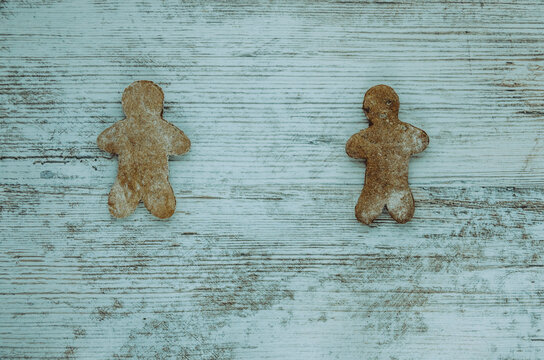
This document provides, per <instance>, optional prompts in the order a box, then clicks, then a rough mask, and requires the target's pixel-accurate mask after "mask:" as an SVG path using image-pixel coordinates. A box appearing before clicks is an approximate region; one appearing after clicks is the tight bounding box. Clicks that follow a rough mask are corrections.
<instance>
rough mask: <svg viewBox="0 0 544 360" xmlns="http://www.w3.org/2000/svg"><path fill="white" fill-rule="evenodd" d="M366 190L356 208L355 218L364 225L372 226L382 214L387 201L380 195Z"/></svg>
mask: <svg viewBox="0 0 544 360" xmlns="http://www.w3.org/2000/svg"><path fill="white" fill-rule="evenodd" d="M365 189H366V188H363V191H362V192H361V196H360V197H359V200H358V201H357V205H356V206H355V216H356V217H357V220H359V221H360V222H362V223H363V224H366V225H370V224H371V223H372V222H373V221H374V220H375V219H376V218H377V217H378V216H380V214H381V213H382V210H383V207H384V206H385V201H384V199H383V198H382V197H381V196H380V195H378V194H376V193H373V192H372V191H369V190H365Z"/></svg>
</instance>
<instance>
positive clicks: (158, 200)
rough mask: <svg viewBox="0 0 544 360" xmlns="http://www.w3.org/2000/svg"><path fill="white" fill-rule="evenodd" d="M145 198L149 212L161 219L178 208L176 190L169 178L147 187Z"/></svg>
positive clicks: (167, 216)
mask: <svg viewBox="0 0 544 360" xmlns="http://www.w3.org/2000/svg"><path fill="white" fill-rule="evenodd" d="M143 200H144V204H145V207H146V208H147V209H148V210H149V212H151V213H152V214H153V215H155V216H156V217H158V218H161V219H166V218H169V217H170V216H172V214H174V211H175V210H176V198H175V196H174V191H173V190H172V186H170V183H169V182H168V181H167V180H163V181H161V182H158V183H155V184H153V186H150V187H149V188H147V189H146V191H145V193H144V195H143Z"/></svg>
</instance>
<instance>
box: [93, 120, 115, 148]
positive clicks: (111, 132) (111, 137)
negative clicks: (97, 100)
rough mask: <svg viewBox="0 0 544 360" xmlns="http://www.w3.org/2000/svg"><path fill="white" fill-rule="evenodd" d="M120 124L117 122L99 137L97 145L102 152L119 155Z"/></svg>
mask: <svg viewBox="0 0 544 360" xmlns="http://www.w3.org/2000/svg"><path fill="white" fill-rule="evenodd" d="M120 123H121V122H120V121H119V122H116V123H115V124H113V125H112V126H110V127H109V128H107V129H106V130H104V131H102V133H100V135H98V138H97V139H96V144H97V145H98V147H99V148H100V149H101V150H104V151H107V152H109V153H112V154H118V147H117V142H118V141H119V136H120V135H121V125H120Z"/></svg>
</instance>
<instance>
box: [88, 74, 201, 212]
mask: <svg viewBox="0 0 544 360" xmlns="http://www.w3.org/2000/svg"><path fill="white" fill-rule="evenodd" d="M163 101H164V94H163V92H162V89H161V88H160V87H159V86H158V85H156V84H154V83H153V82H151V81H145V80H142V81H136V82H134V83H132V84H130V85H129V86H128V87H127V88H126V89H125V91H124V92H123V100H122V102H123V111H124V112H125V115H126V118H125V119H124V120H121V121H118V122H117V123H115V124H114V125H113V126H111V127H109V128H107V129H106V130H104V131H103V132H102V133H101V134H100V135H99V136H98V139H97V144H98V147H99V148H100V149H102V150H104V151H107V152H109V153H113V154H117V155H119V170H118V174H117V179H116V180H115V183H114V184H113V186H112V188H111V191H110V195H109V198H108V205H109V209H110V212H111V214H112V215H113V216H115V217H118V218H123V217H126V216H128V215H130V214H132V212H133V211H134V210H135V209H136V207H137V206H138V203H139V202H140V200H143V202H144V204H145V207H146V208H147V209H148V210H149V211H150V212H151V213H152V214H153V215H155V216H157V217H159V218H161V219H164V218H168V217H170V216H172V214H173V213H174V211H175V210H176V198H175V196H174V192H173V190H172V186H170V182H169V181H168V155H181V154H184V153H186V152H187V151H189V148H190V147H191V142H190V141H189V138H187V136H185V134H184V133H183V131H181V130H180V129H178V128H177V127H175V126H174V125H172V124H170V123H169V122H168V121H166V120H164V119H163V118H162V111H163Z"/></svg>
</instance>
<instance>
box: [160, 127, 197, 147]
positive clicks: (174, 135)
mask: <svg viewBox="0 0 544 360" xmlns="http://www.w3.org/2000/svg"><path fill="white" fill-rule="evenodd" d="M162 131H163V133H164V134H165V135H166V138H167V139H168V143H167V151H168V154H170V155H182V154H185V153H186V152H187V151H189V149H190V148H191V140H189V138H188V137H187V135H185V133H184V132H183V131H181V130H180V129H178V128H177V127H175V126H174V125H172V124H170V123H169V122H167V121H164V123H163V124H162Z"/></svg>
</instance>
